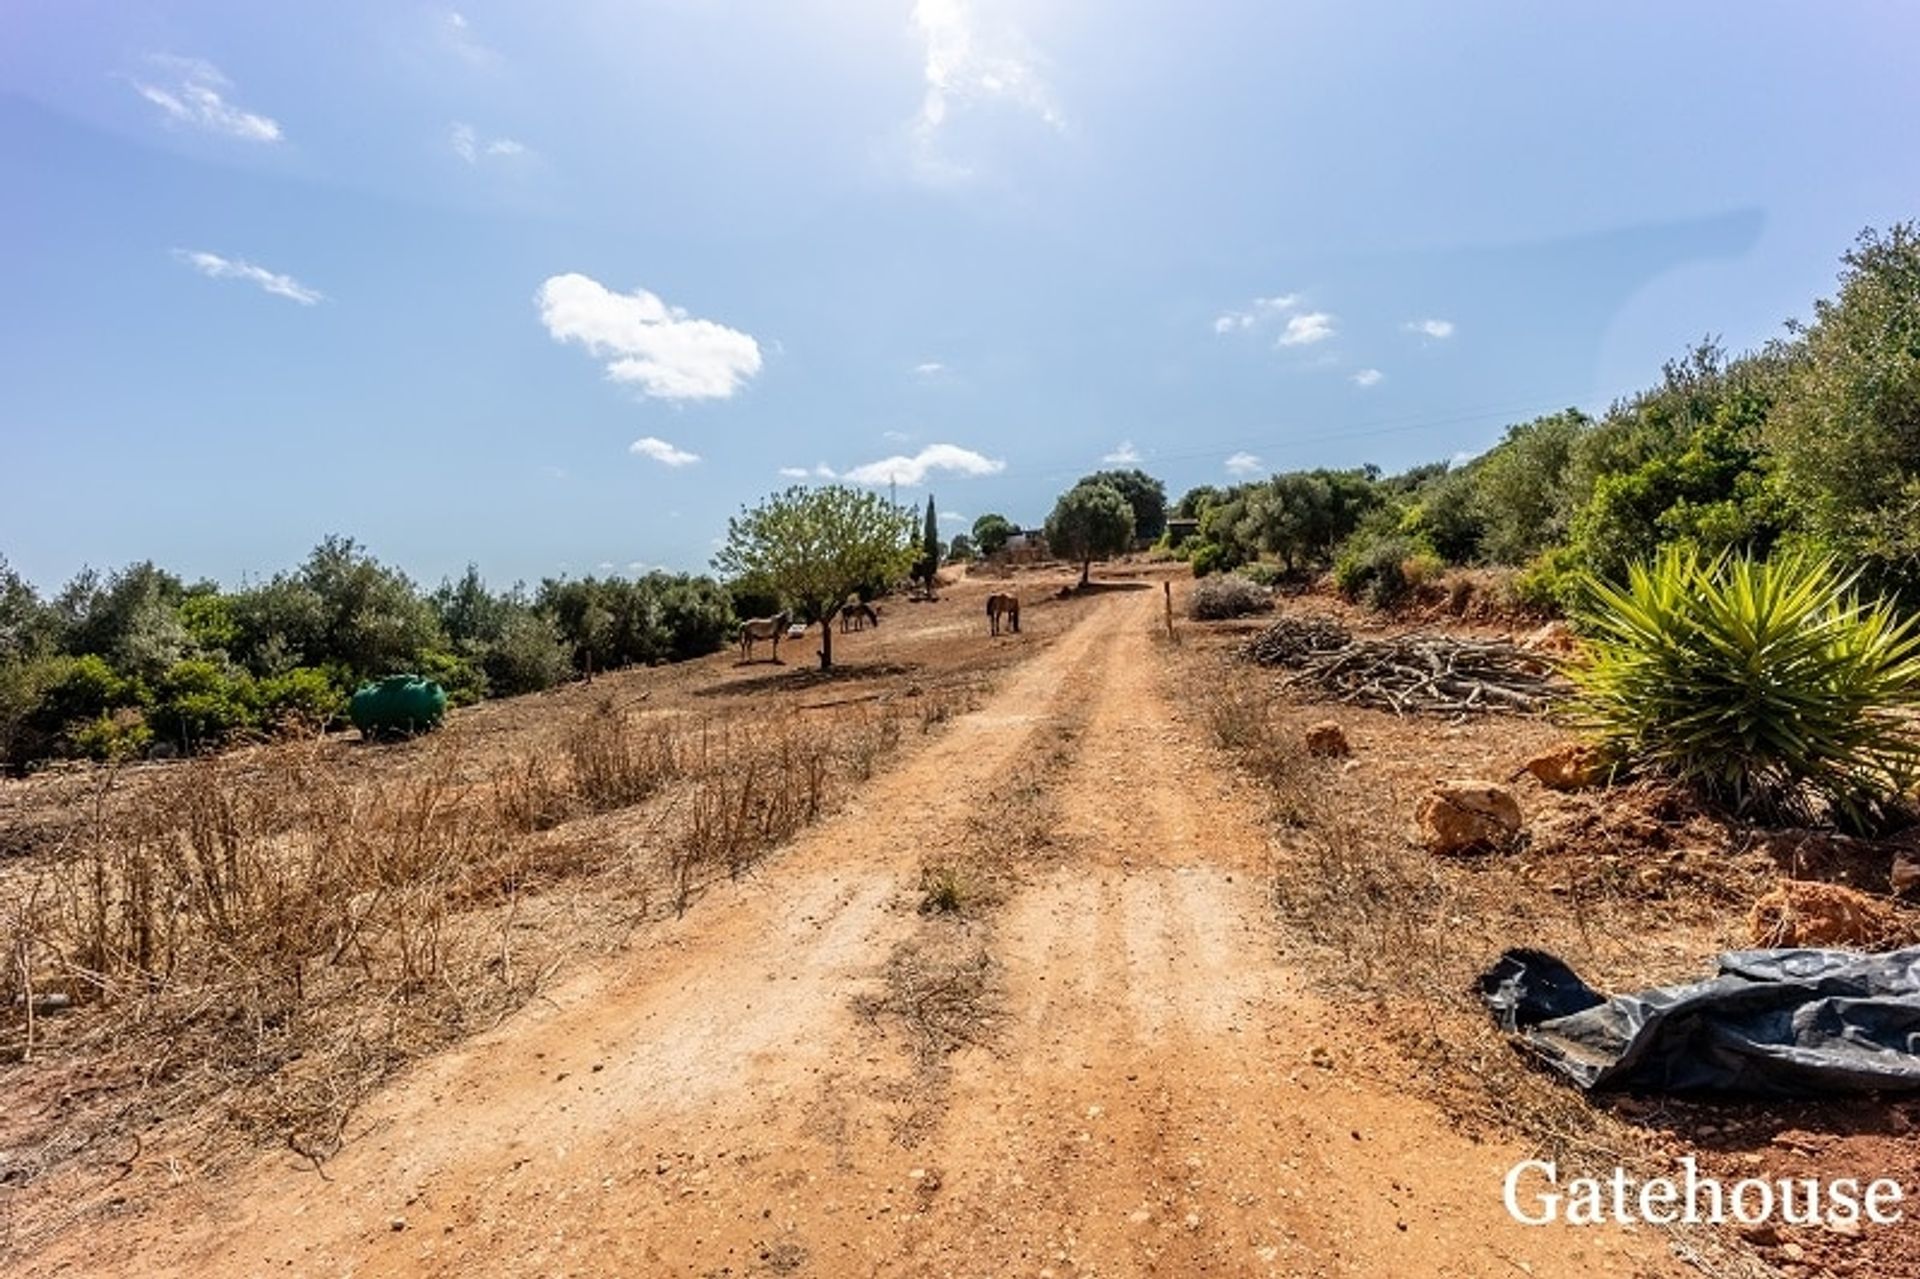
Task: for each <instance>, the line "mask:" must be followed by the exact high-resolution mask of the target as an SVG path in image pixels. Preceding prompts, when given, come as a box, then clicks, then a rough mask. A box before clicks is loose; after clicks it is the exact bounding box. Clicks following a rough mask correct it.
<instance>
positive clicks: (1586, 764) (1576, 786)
mask: <svg viewBox="0 0 1920 1279" xmlns="http://www.w3.org/2000/svg"><path fill="white" fill-rule="evenodd" d="M1527 771H1528V772H1529V773H1532V774H1533V775H1534V777H1535V778H1536V779H1537V780H1538V781H1539V783H1540V784H1541V785H1542V786H1544V787H1546V788H1547V789H1548V790H1584V789H1586V788H1587V787H1589V786H1597V785H1599V784H1600V783H1601V782H1602V781H1604V780H1606V775H1607V768H1606V764H1605V763H1604V762H1603V761H1602V760H1601V758H1600V752H1598V751H1596V750H1594V749H1593V747H1591V746H1588V745H1586V744H1585V743H1583V742H1562V743H1561V744H1560V745H1558V746H1556V747H1554V748H1553V749H1552V750H1549V751H1543V752H1542V753H1540V754H1538V755H1535V756H1534V757H1533V758H1532V759H1530V760H1528V761H1527Z"/></svg>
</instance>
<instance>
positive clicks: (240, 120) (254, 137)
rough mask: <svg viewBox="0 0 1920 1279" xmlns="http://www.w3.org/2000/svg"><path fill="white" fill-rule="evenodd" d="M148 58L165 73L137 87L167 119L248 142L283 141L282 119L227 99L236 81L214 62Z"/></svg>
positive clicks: (163, 57)
mask: <svg viewBox="0 0 1920 1279" xmlns="http://www.w3.org/2000/svg"><path fill="white" fill-rule="evenodd" d="M148 61H149V62H151V63H152V64H153V65H154V67H155V68H156V69H158V70H162V71H164V72H165V75H163V76H159V77H156V78H155V80H154V81H151V82H149V81H146V80H134V81H133V82H132V83H133V88H134V91H135V92H136V93H138V94H139V95H140V96H141V97H143V98H145V99H146V100H147V101H148V102H151V103H153V105H155V106H157V107H159V108H160V110H161V112H162V113H163V114H165V115H166V117H167V119H169V120H171V121H173V122H175V123H178V124H190V125H192V126H194V127H195V128H198V129H206V130H207V131H209V132H211V133H224V134H226V135H227V136H228V137H232V138H244V139H245V140H246V141H248V142H278V141H280V140H281V138H282V136H283V135H282V134H281V131H280V122H279V121H278V120H275V119H273V118H272V117H271V116H264V115H260V114H258V113H256V112H253V111H244V110H242V109H241V108H239V107H237V106H235V105H233V103H231V102H228V101H227V99H226V93H225V91H226V90H229V89H231V88H233V84H232V82H231V81H229V80H228V79H227V78H226V77H225V76H223V75H221V74H220V70H219V68H217V67H215V66H214V65H213V64H212V63H211V62H205V61H202V60H201V59H199V58H176V57H172V56H169V55H155V56H154V57H152V58H150V59H148Z"/></svg>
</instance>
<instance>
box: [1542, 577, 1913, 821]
mask: <svg viewBox="0 0 1920 1279" xmlns="http://www.w3.org/2000/svg"><path fill="white" fill-rule="evenodd" d="M1856 577H1857V574H1852V573H1845V572H1842V571H1841V570H1840V569H1839V568H1838V567H1837V566H1836V564H1835V562H1834V561H1833V560H1832V559H1831V558H1819V557H1814V556H1808V555H1804V554H1798V553H1782V554H1778V555H1775V556H1774V557H1773V558H1771V559H1766V560H1756V559H1753V558H1752V557H1750V556H1747V555H1735V554H1721V555H1718V556H1714V557H1712V558H1706V557H1703V556H1701V555H1700V554H1699V553H1698V552H1695V551H1691V550H1687V549H1682V548H1674V547H1669V548H1667V549H1666V550H1664V551H1662V552H1661V553H1660V554H1659V555H1658V557H1657V558H1656V559H1655V560H1654V561H1653V562H1652V563H1650V564H1649V563H1644V562H1642V563H1637V564H1634V565H1632V566H1631V567H1630V568H1629V569H1628V573H1627V581H1626V584H1625V585H1624V586H1620V585H1616V584H1613V583H1609V582H1604V581H1600V580H1598V579H1595V578H1592V577H1589V578H1587V579H1586V580H1585V581H1584V582H1583V584H1582V586H1583V589H1582V592H1581V594H1582V596H1583V603H1582V606H1581V607H1580V609H1579V610H1578V611H1579V613H1580V621H1581V623H1582V626H1581V629H1582V631H1583V632H1584V634H1585V635H1586V637H1587V642H1586V644H1585V647H1584V650H1583V653H1582V655H1581V656H1580V657H1579V658H1577V659H1576V660H1575V661H1574V662H1573V663H1572V665H1571V666H1570V668H1569V670H1568V674H1569V675H1570V676H1571V677H1572V679H1573V680H1574V682H1575V684H1576V686H1577V688H1578V690H1579V691H1578V695H1577V697H1576V699H1575V701H1574V703H1573V706H1572V710H1573V715H1574V718H1575V721H1576V722H1577V723H1578V724H1579V725H1580V726H1581V727H1583V728H1585V729H1586V730H1587V731H1588V732H1589V733H1591V734H1592V735H1593V736H1594V737H1595V738H1597V739H1598V740H1599V742H1600V743H1601V745H1602V746H1603V747H1604V748H1605V749H1606V750H1607V752H1608V753H1609V754H1610V755H1611V756H1612V757H1613V758H1614V759H1615V760H1616V761H1617V762H1618V763H1619V764H1621V765H1622V766H1624V767H1626V768H1628V769H1631V770H1635V771H1645V772H1657V773H1664V774H1667V775H1669V776H1672V777H1676V778H1679V779H1681V780H1683V781H1686V782H1689V783H1691V784H1693V785H1696V786H1698V787H1700V788H1701V789H1702V790H1704V791H1706V792H1707V793H1708V794H1709V795H1711V796H1712V797H1714V798H1716V799H1718V800H1720V801H1721V802H1723V803H1727V804H1729V805H1730V806H1731V807H1733V808H1734V809H1735V811H1738V812H1744V813H1750V814H1752V815H1754V816H1757V817H1760V818H1763V819H1766V820H1774V821H1795V822H1802V823H1805V822H1811V821H1814V820H1817V819H1819V818H1821V817H1829V818H1831V819H1832V820H1833V821H1835V822H1836V823H1838V824H1840V825H1842V826H1845V827H1848V828H1850V829H1854V830H1864V829H1869V828H1872V827H1874V826H1876V825H1879V824H1880V823H1881V822H1883V821H1884V820H1885V819H1886V818H1887V817H1888V816H1889V815H1890V812H1891V810H1892V809H1894V808H1896V807H1898V806H1899V805H1900V803H1901V802H1902V800H1903V798H1904V797H1905V796H1906V795H1907V793H1908V792H1909V790H1910V788H1911V787H1912V786H1913V784H1914V781H1915V779H1916V777H1920V739H1917V738H1916V732H1917V731H1920V721H1917V720H1916V719H1915V714H1916V712H1920V630H1916V621H1920V619H1916V618H1914V617H1906V618H1902V617H1900V616H1898V615H1897V614H1896V613H1895V611H1894V609H1893V606H1892V605H1891V604H1890V603H1889V602H1888V601H1885V600H1875V601H1873V602H1871V603H1868V602H1865V601H1863V600H1862V599H1861V598H1860V596H1859V595H1858V594H1857V593H1856V591H1855V589H1854V586H1855V580H1856Z"/></svg>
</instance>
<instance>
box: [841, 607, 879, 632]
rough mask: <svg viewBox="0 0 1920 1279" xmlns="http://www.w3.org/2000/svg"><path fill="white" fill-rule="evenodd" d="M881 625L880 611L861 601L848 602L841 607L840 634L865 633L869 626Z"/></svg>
mask: <svg viewBox="0 0 1920 1279" xmlns="http://www.w3.org/2000/svg"><path fill="white" fill-rule="evenodd" d="M869 622H871V623H872V624H873V625H875V626H878V625H880V610H879V609H877V608H875V607H874V606H873V605H871V604H867V603H864V602H862V601H860V600H848V601H847V602H846V603H845V604H843V605H841V606H840V632H841V634H843V635H844V634H845V633H846V632H848V631H864V630H865V629H867V624H868V623H869Z"/></svg>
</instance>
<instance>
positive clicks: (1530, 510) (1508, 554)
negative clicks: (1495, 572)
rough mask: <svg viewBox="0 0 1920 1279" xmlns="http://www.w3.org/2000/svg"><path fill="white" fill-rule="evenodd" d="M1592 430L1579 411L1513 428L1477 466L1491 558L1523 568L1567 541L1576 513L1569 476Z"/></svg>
mask: <svg viewBox="0 0 1920 1279" xmlns="http://www.w3.org/2000/svg"><path fill="white" fill-rule="evenodd" d="M1591 425H1592V419H1590V418H1588V417H1587V416H1586V414H1584V413H1582V412H1580V410H1578V409H1566V410H1564V411H1562V412H1560V413H1555V414H1552V415H1551V416H1548V417H1542V418H1536V419H1534V420H1533V421H1531V422H1526V423H1522V424H1521V425H1519V426H1515V427H1511V428H1509V429H1508V431H1507V436H1506V438H1505V439H1504V440H1502V441H1501V442H1500V443H1499V444H1498V445H1496V446H1495V447H1494V449H1493V450H1492V452H1490V453H1488V454H1487V455H1486V456H1485V457H1482V458H1481V459H1479V461H1477V462H1476V463H1475V464H1474V497H1475V501H1476V506H1477V508H1478V515H1479V517H1480V522H1481V524H1482V526H1483V527H1484V528H1485V530H1486V532H1485V540H1484V546H1485V550H1486V554H1487V557H1488V558H1489V559H1492V560H1493V561H1495V562H1496V563H1500V564H1519V563H1521V562H1523V561H1525V560H1527V559H1530V558H1532V557H1533V556H1535V555H1537V554H1539V553H1540V552H1541V551H1543V550H1545V549H1546V548H1547V547H1548V546H1550V545H1552V544H1554V543H1555V542H1558V541H1561V540H1562V539H1563V538H1564V537H1565V536H1566V532H1567V522H1568V519H1569V517H1570V515H1571V513H1572V511H1571V505H1572V504H1571V502H1570V501H1569V497H1568V480H1569V476H1568V470H1569V467H1570V465H1571V463H1572V460H1573V455H1574V448H1575V445H1576V444H1577V443H1578V441H1579V440H1580V438H1581V436H1582V435H1583V434H1584V433H1585V432H1586V431H1587V430H1588V428H1589V427H1590V426H1591Z"/></svg>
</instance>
